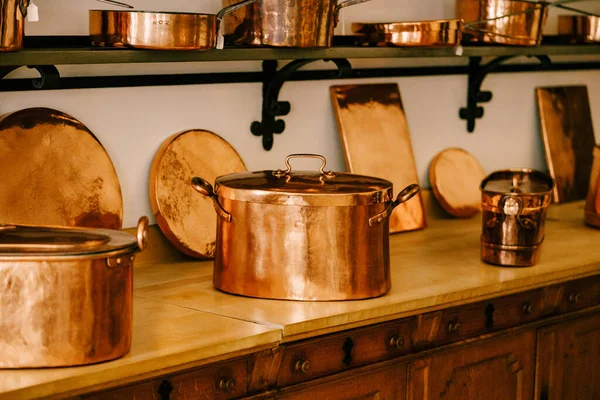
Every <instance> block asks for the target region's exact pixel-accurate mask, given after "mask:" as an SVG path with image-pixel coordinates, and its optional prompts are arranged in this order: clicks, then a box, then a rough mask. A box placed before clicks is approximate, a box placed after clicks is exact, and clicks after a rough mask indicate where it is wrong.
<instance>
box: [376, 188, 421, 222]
mask: <svg viewBox="0 0 600 400" xmlns="http://www.w3.org/2000/svg"><path fill="white" fill-rule="evenodd" d="M417 193H419V185H417V184H416V183H413V184H412V185H408V186H407V187H405V188H404V190H403V191H401V192H400V193H398V197H396V200H394V201H392V202H391V203H390V204H389V205H388V206H387V207H386V209H385V210H383V212H381V213H379V214H377V215H376V216H374V217H371V218H369V226H377V225H379V224H382V223H383V222H384V221H386V220H387V219H388V218H389V217H390V215H392V211H394V208H396V207H398V206H399V205H400V204H402V203H405V202H407V201H408V200H410V199H412V198H413V196H414V195H416V194H417Z"/></svg>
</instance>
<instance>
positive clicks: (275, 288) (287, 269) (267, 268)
mask: <svg viewBox="0 0 600 400" xmlns="http://www.w3.org/2000/svg"><path fill="white" fill-rule="evenodd" d="M307 157H308V158H316V159H319V160H321V162H322V165H321V168H320V169H319V171H294V170H293V169H292V166H291V165H290V161H291V160H292V159H295V158H307ZM285 164H286V166H287V169H285V170H281V169H279V170H275V171H269V170H267V171H257V172H244V173H236V174H229V175H225V176H221V177H218V178H217V179H216V181H215V187H214V190H213V187H212V185H211V184H210V183H209V182H207V181H205V180H204V179H202V178H198V177H196V178H193V180H192V185H193V186H194V188H195V189H196V190H197V191H198V192H200V193H201V194H203V195H205V196H209V197H211V198H212V199H213V203H214V207H215V210H216V212H217V214H218V216H219V218H217V241H216V251H215V266H214V274H213V283H214V285H215V287H216V288H218V289H220V290H223V291H225V292H229V293H234V294H240V295H245V296H251V297H261V298H271V299H288V300H350V299H364V298H370V297H376V296H380V295H383V294H385V293H387V292H388V291H389V290H390V288H391V282H390V268H389V232H388V219H389V216H390V215H391V213H392V211H393V210H394V208H395V207H396V206H397V205H399V204H400V203H403V202H405V201H407V200H409V199H410V198H411V197H413V196H414V195H415V194H416V193H417V192H418V191H419V187H418V186H417V185H416V184H413V185H409V186H408V187H406V188H405V189H404V190H403V191H402V192H400V194H399V195H398V197H397V198H396V200H394V198H393V197H392V183H391V182H389V181H387V180H385V179H380V178H375V177H370V176H362V175H355V174H350V173H344V172H332V171H325V165H326V160H325V158H324V157H322V156H320V155H316V154H292V155H289V156H288V157H287V158H286V160H285Z"/></svg>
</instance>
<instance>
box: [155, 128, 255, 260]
mask: <svg viewBox="0 0 600 400" xmlns="http://www.w3.org/2000/svg"><path fill="white" fill-rule="evenodd" d="M243 171H246V166H245V165H244V162H243V161H242V159H241V158H240V156H239V154H238V153H237V152H236V151H235V149H234V148H233V147H232V146H231V145H230V144H229V143H227V142H226V141H225V140H224V139H222V138H221V137H220V136H218V135H216V134H214V133H212V132H209V131H206V130H189V131H184V132H180V133H177V134H175V135H173V136H171V137H170V138H168V139H167V140H165V141H164V142H163V143H162V145H161V146H160V148H159V150H158V152H157V154H156V155H155V157H154V160H153V161H152V167H151V170H150V201H151V204H152V211H153V212H154V215H155V217H156V222H157V224H158V225H159V227H160V229H161V230H162V232H163V233H164V234H165V236H166V237H167V238H168V239H169V241H170V242H171V243H172V244H173V245H174V246H175V247H177V248H178V249H179V250H180V251H182V252H183V253H185V254H187V255H189V256H192V257H199V258H212V257H214V253H215V240H216V227H217V217H216V215H215V211H214V209H213V204H212V200H210V199H209V198H206V197H204V196H200V195H199V194H198V193H196V191H195V190H194V189H193V188H192V186H191V184H190V182H191V181H192V178H193V177H194V176H200V177H202V178H204V179H206V180H208V181H210V182H214V180H215V179H216V178H217V177H218V176H221V175H227V174H231V173H234V172H243Z"/></svg>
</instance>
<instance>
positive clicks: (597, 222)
mask: <svg viewBox="0 0 600 400" xmlns="http://www.w3.org/2000/svg"><path fill="white" fill-rule="evenodd" d="M599 181H600V146H598V145H596V146H595V147H594V162H593V163H592V173H591V174H590V185H589V187H588V194H587V197H586V200H585V211H584V221H585V223H586V224H588V225H590V226H595V227H597V228H600V190H598V189H599V187H598V182H599Z"/></svg>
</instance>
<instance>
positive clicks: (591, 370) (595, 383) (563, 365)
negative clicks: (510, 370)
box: [536, 313, 600, 400]
mask: <svg viewBox="0 0 600 400" xmlns="http://www.w3.org/2000/svg"><path fill="white" fill-rule="evenodd" d="M537 365H538V369H539V371H538V378H537V380H538V382H537V385H536V399H539V400H588V399H589V400H595V399H599V398H600V314H598V313H596V314H595V315H592V316H589V317H584V318H580V319H577V320H575V321H571V322H565V323H561V324H558V325H553V326H550V327H547V328H544V329H542V330H541V331H540V333H539V339H538V361H537Z"/></svg>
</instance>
